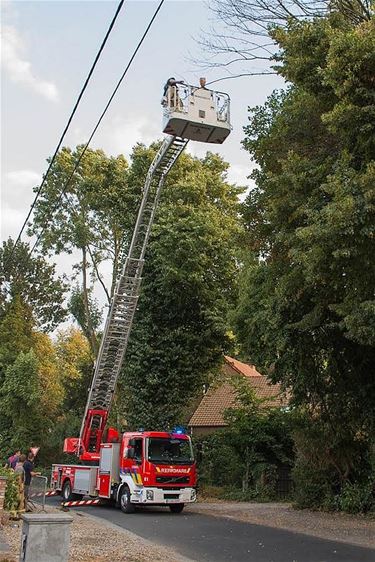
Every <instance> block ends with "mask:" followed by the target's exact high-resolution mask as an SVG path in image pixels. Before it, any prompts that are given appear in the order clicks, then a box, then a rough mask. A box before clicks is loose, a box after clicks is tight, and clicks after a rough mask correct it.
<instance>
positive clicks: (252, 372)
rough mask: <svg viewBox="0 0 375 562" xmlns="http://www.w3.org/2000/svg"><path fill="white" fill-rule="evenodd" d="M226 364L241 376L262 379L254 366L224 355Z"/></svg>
mask: <svg viewBox="0 0 375 562" xmlns="http://www.w3.org/2000/svg"><path fill="white" fill-rule="evenodd" d="M224 359H225V362H226V363H227V365H229V366H230V367H232V369H233V370H234V371H236V372H237V373H240V375H245V377H261V376H262V375H261V374H260V373H258V371H257V370H256V368H255V367H254V365H248V364H247V363H242V361H238V360H237V359H233V357H228V355H224Z"/></svg>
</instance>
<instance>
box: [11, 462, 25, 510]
mask: <svg viewBox="0 0 375 562" xmlns="http://www.w3.org/2000/svg"><path fill="white" fill-rule="evenodd" d="M25 461H26V455H20V458H19V461H18V463H17V464H16V467H15V469H14V473H15V474H17V476H18V511H19V512H21V511H24V510H25V469H24V467H23V465H24V463H25Z"/></svg>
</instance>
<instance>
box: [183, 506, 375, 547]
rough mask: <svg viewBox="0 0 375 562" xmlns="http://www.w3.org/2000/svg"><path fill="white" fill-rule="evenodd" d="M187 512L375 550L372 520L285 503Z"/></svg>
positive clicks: (195, 508)
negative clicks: (310, 509) (294, 507)
mask: <svg viewBox="0 0 375 562" xmlns="http://www.w3.org/2000/svg"><path fill="white" fill-rule="evenodd" d="M190 511H194V512H196V513H202V514H206V515H213V516H216V517H226V518H229V519H235V520H237V521H244V522H246V523H255V524H257V525H266V526H268V527H273V528H277V529H285V530H288V531H295V532H297V533H304V534H306V535H310V536H314V537H319V538H322V539H329V540H333V541H340V542H344V543H349V544H353V545H358V546H364V547H369V548H375V519H371V518H369V517H365V516H354V515H347V514H344V513H322V512H316V511H309V510H305V509H304V510H296V509H293V507H292V506H291V505H290V504H286V503H248V502H243V503H242V502H241V503H237V502H236V503H235V502H217V503H216V502H215V503H212V502H207V503H206V502H205V503H203V502H202V503H197V504H195V505H194V507H193V506H192V507H191V508H190Z"/></svg>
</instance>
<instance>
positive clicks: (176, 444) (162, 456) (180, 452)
mask: <svg viewBox="0 0 375 562" xmlns="http://www.w3.org/2000/svg"><path fill="white" fill-rule="evenodd" d="M148 460H149V461H150V462H154V463H161V464H192V463H193V462H194V456H193V449H192V446H191V442H190V439H178V438H174V437H170V438H159V437H158V438H156V437H150V438H149V440H148Z"/></svg>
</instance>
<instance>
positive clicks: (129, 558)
mask: <svg viewBox="0 0 375 562" xmlns="http://www.w3.org/2000/svg"><path fill="white" fill-rule="evenodd" d="M47 511H48V512H53V511H57V510H54V509H53V508H47ZM69 515H71V516H72V517H73V522H72V524H71V536H70V556H69V562H88V561H90V562H151V561H152V562H166V560H168V562H188V561H186V559H184V558H183V557H181V556H179V555H178V554H176V553H175V552H174V551H173V550H171V549H167V548H162V547H160V546H156V545H155V544H153V543H152V542H150V541H146V540H144V539H142V538H140V537H138V536H137V535H135V534H134V533H130V532H129V531H125V530H123V529H121V528H120V527H117V526H115V525H111V524H110V523H107V522H106V521H104V520H103V519H98V518H97V517H92V516H90V515H86V514H83V513H78V512H74V511H72V510H70V511H69ZM21 530H22V521H9V522H8V524H7V525H5V526H4V527H2V531H3V534H4V535H5V539H6V541H7V543H8V544H9V546H10V548H11V551H10V554H9V555H8V554H7V555H4V557H3V558H2V557H1V553H0V561H1V560H4V561H5V560H6V561H7V562H17V561H18V557H19V550H20V541H21Z"/></svg>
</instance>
